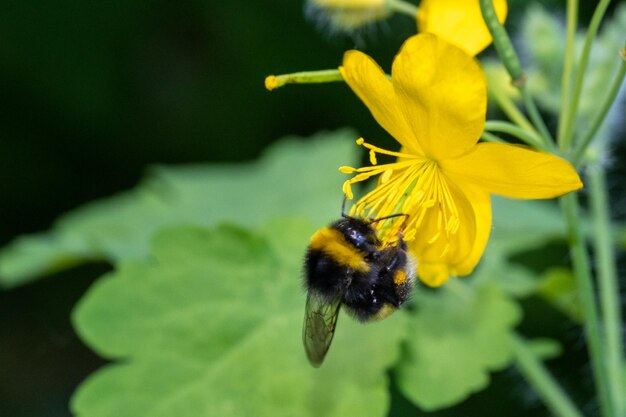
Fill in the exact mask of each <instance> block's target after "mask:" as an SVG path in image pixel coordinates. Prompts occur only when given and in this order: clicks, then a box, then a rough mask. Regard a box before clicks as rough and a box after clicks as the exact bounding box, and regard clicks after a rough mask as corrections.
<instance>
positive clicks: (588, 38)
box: [559, 0, 611, 150]
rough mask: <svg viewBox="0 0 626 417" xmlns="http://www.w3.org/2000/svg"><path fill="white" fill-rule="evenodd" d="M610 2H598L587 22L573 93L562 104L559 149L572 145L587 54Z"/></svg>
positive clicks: (609, 0)
mask: <svg viewBox="0 0 626 417" xmlns="http://www.w3.org/2000/svg"><path fill="white" fill-rule="evenodd" d="M609 3H611V0H600V2H599V3H598V6H597V7H596V10H595V11H594V12H593V16H592V17H591V22H589V28H587V34H586V35H585V43H584V44H583V50H582V53H581V55H580V61H579V63H578V70H577V73H576V80H575V81H574V93H573V94H572V97H571V100H570V101H569V102H568V103H563V105H564V106H566V107H565V115H566V116H565V117H566V120H565V122H564V123H563V135H562V136H561V142H560V144H559V145H560V147H561V149H563V150H567V149H569V147H570V146H571V143H572V135H573V131H574V120H575V119H576V117H575V115H576V113H577V112H578V104H579V101H580V94H581V92H582V88H583V81H584V77H585V72H586V71H587V63H588V62H589V54H590V53H591V44H592V43H593V40H594V39H595V37H596V34H597V33H598V28H599V27H600V22H602V18H603V17H604V13H605V12H606V9H607V7H609Z"/></svg>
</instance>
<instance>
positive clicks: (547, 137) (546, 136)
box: [519, 84, 554, 145]
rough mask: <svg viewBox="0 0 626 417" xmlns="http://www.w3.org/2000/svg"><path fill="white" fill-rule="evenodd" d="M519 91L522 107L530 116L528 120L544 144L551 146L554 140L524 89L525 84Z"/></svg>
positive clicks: (526, 90)
mask: <svg viewBox="0 0 626 417" xmlns="http://www.w3.org/2000/svg"><path fill="white" fill-rule="evenodd" d="M519 89H520V92H521V93H522V98H523V99H524V105H525V106H526V110H528V115H529V116H530V120H532V122H533V123H534V124H535V126H537V129H539V132H540V133H541V136H542V138H543V140H544V141H545V142H546V143H549V144H550V145H552V144H553V143H554V138H553V137H552V135H551V134H550V131H549V130H548V127H547V126H546V124H545V122H544V121H543V118H542V117H541V114H540V113H539V109H537V106H536V105H535V102H534V101H533V98H532V96H531V95H530V91H528V88H526V85H525V84H523V85H520V87H519Z"/></svg>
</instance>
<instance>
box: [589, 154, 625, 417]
mask: <svg viewBox="0 0 626 417" xmlns="http://www.w3.org/2000/svg"><path fill="white" fill-rule="evenodd" d="M588 177H589V189H590V198H591V213H592V216H593V238H594V247H595V254H596V264H597V270H598V290H599V295H600V301H601V304H600V306H601V308H602V317H603V319H604V320H603V324H604V336H605V340H606V351H605V353H606V364H607V373H608V375H607V378H608V381H609V384H610V388H611V398H612V400H613V406H614V409H615V415H617V416H623V415H624V411H625V410H624V406H625V404H624V392H626V391H625V390H624V379H623V375H622V372H623V370H624V369H626V368H624V358H623V356H622V352H623V349H624V346H623V344H622V340H621V329H622V322H621V317H620V313H621V311H620V304H619V298H618V297H619V293H620V292H619V285H618V282H617V272H616V270H615V256H614V252H613V248H614V242H613V235H612V233H611V219H610V214H609V206H608V195H607V188H606V177H605V172H604V168H603V167H602V165H600V164H599V163H598V162H594V163H592V164H591V165H590V166H589V169H588Z"/></svg>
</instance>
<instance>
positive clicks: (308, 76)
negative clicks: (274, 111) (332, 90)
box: [265, 69, 343, 91]
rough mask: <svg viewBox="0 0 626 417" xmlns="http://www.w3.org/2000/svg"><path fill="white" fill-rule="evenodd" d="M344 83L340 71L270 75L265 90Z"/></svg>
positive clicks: (266, 80) (329, 70)
mask: <svg viewBox="0 0 626 417" xmlns="http://www.w3.org/2000/svg"><path fill="white" fill-rule="evenodd" d="M336 81H343V77H342V76H341V73H340V72H339V70H338V69H328V70H320V71H302V72H293V73H291V74H282V75H270V76H268V77H267V78H265V88H267V89H268V90H269V91H272V90H274V89H276V88H279V87H282V86H284V85H285V84H319V83H330V82H336Z"/></svg>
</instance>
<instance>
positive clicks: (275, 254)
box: [71, 221, 406, 417]
mask: <svg viewBox="0 0 626 417" xmlns="http://www.w3.org/2000/svg"><path fill="white" fill-rule="evenodd" d="M268 227H269V226H268ZM311 230H312V227H311V226H310V225H309V224H308V223H303V222H298V221H292V222H275V223H274V224H273V225H272V226H271V236H270V238H269V239H265V238H263V237H262V236H260V235H253V234H250V233H248V232H246V231H244V230H242V229H238V228H235V227H232V226H222V227H219V228H218V229H216V230H214V231H209V230H206V229H202V228H193V227H186V228H182V227H181V228H176V229H172V230H169V231H166V232H164V233H161V234H159V235H158V236H157V237H156V239H155V241H154V246H153V250H152V254H151V259H150V260H145V261H129V262H123V263H122V264H121V265H120V267H119V268H118V269H117V271H115V272H114V273H111V274H109V275H108V276H107V277H105V278H103V279H101V280H99V281H98V282H97V283H96V284H95V285H94V286H93V287H92V288H91V289H90V290H89V292H88V293H87V294H86V296H85V297H84V298H83V299H82V300H81V301H80V303H79V305H78V306H77V308H76V310H75V312H74V317H73V318H74V323H75V327H76V329H77V331H78V333H79V335H80V336H81V337H82V338H83V340H85V341H86V342H87V344H88V345H89V346H90V347H92V348H93V349H94V350H95V351H96V352H98V353H99V354H100V355H102V356H104V357H105V358H108V359H111V360H113V361H114V363H113V364H110V365H107V366H105V367H104V368H103V369H101V370H99V371H97V372H96V373H95V374H93V375H92V376H90V377H89V378H88V379H87V381H86V382H84V383H83V384H82V385H81V386H80V387H79V388H78V390H77V392H76V393H75V395H74V398H73V399H72V402H71V408H72V410H73V412H74V414H75V415H77V416H94V417H95V416H97V417H106V416H115V417H119V416H142V417H153V416H176V417H185V416H194V417H195V416H198V415H207V416H224V417H228V416H258V417H263V416H272V417H275V416H296V417H297V416H318V415H324V416H365V417H369V416H372V417H373V416H384V415H386V412H387V410H388V407H389V394H388V377H387V373H386V371H387V370H388V369H389V368H390V367H391V366H392V365H393V364H394V363H395V362H396V360H397V358H398V355H399V345H400V341H401V338H402V337H404V334H405V329H406V321H405V318H406V317H405V316H404V315H403V314H399V313H398V314H395V315H393V316H391V317H390V318H389V319H386V320H384V321H382V322H377V323H371V324H366V325H362V324H360V323H356V322H354V321H353V320H351V319H350V318H348V317H346V316H345V314H344V313H343V312H341V317H340V318H339V322H338V325H337V333H336V337H335V340H334V341H333V345H332V346H331V349H330V351H329V353H328V357H327V358H326V362H325V363H324V364H323V365H322V367H321V368H320V369H313V368H312V367H311V366H310V365H309V364H308V362H307V360H306V357H305V354H304V351H303V347H302V342H301V329H302V328H301V326H302V319H303V313H304V301H305V294H304V292H303V291H302V289H301V283H300V267H301V265H300V264H299V263H295V262H293V259H301V257H302V255H303V249H304V248H305V247H306V243H307V239H308V237H309V234H310V232H311ZM286 259H290V260H291V261H289V262H285V260H286Z"/></svg>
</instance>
